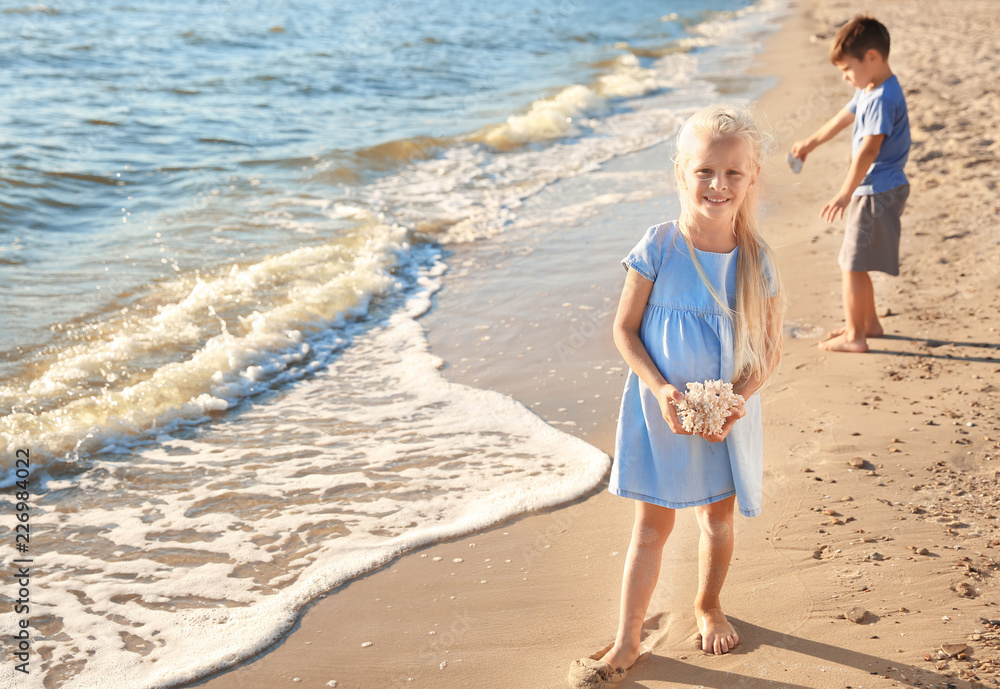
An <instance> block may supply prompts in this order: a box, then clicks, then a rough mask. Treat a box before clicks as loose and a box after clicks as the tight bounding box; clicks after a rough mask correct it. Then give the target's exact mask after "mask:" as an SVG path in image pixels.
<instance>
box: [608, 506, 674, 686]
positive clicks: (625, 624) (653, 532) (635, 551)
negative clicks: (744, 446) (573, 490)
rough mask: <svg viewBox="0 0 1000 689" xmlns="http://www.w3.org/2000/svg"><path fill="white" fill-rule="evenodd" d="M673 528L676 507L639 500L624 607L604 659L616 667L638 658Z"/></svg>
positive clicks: (627, 563) (624, 584)
mask: <svg viewBox="0 0 1000 689" xmlns="http://www.w3.org/2000/svg"><path fill="white" fill-rule="evenodd" d="M673 528H674V510H672V509H670V508H668V507H661V506H659V505H652V504H650V503H647V502H641V501H636V503H635V525H634V526H633V527H632V541H631V542H630V543H629V546H628V555H627V556H626V558H625V574H624V576H623V578H622V597H621V608H620V611H619V618H618V619H619V621H618V634H617V636H616V637H615V645H614V646H612V647H611V650H610V651H608V652H607V653H606V654H605V655H604V657H603V658H601V660H603V661H604V662H606V663H609V664H610V665H611V667H614V668H625V669H627V668H629V667H631V666H632V664H633V663H634V662H635V661H636V659H637V658H638V657H639V640H640V635H641V633H642V623H643V622H644V621H645V619H646V610H647V609H648V608H649V601H650V599H651V598H652V597H653V590H654V589H655V588H656V580H657V579H658V578H659V576H660V561H661V559H662V556H663V545H664V544H665V543H666V542H667V537H668V536H670V532H671V531H672V530H673Z"/></svg>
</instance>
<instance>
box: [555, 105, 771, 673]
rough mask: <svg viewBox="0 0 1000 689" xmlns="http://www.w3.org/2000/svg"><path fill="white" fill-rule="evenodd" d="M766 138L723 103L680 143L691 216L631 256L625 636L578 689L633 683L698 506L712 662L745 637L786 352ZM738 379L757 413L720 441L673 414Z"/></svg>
mask: <svg viewBox="0 0 1000 689" xmlns="http://www.w3.org/2000/svg"><path fill="white" fill-rule="evenodd" d="M762 139H763V136H762V134H761V132H760V130H759V129H758V128H757V126H756V125H755V123H754V120H753V117H752V115H751V113H750V112H749V110H748V109H746V108H744V107H733V106H722V105H717V106H712V107H709V108H706V109H704V110H702V111H700V112H698V113H695V114H694V115H693V116H692V117H691V118H690V119H688V120H687V122H685V123H684V125H683V126H682V127H681V130H680V132H679V134H678V136H677V156H676V160H675V167H674V169H675V173H676V177H677V188H678V193H679V196H680V205H681V214H680V219H679V220H677V221H673V222H666V223H662V224H660V225H656V226H654V227H651V228H650V229H649V230H648V231H647V232H646V234H645V236H644V237H643V238H642V240H641V241H640V242H639V244H638V245H636V247H635V249H633V250H632V252H631V253H630V254H629V255H628V256H627V257H626V258H625V259H624V260H623V261H622V264H623V266H624V267H625V269H626V270H627V271H628V275H627V277H626V280H625V287H624V289H623V291H622V296H621V301H620V303H619V306H618V313H617V316H616V318H615V324H614V336H615V342H616V344H617V345H618V349H619V350H620V351H621V353H622V356H623V357H624V358H625V361H626V362H627V363H628V365H629V367H630V368H631V371H630V373H629V376H628V379H627V380H626V383H625V391H624V394H623V397H622V405H621V413H620V416H619V421H618V433H617V439H616V443H615V445H616V447H615V462H614V466H613V468H612V472H611V483H610V486H609V490H610V491H611V492H612V493H614V494H616V495H620V496H624V497H627V498H631V499H633V500H635V501H636V502H635V506H636V516H635V525H634V527H633V530H632V540H631V543H630V544H629V549H628V556H627V558H626V562H625V573H624V578H623V582H622V593H621V608H620V618H619V626H618V633H617V636H616V637H615V642H614V644H613V645H612V646H610V647H608V648H606V649H604V650H602V651H599V652H598V653H596V654H594V655H593V656H591V657H589V658H583V659H581V660H577V661H574V662H573V664H572V666H571V668H570V677H569V679H570V683H571V684H572V685H574V686H587V687H595V686H600V685H601V684H602V683H611V682H615V681H618V680H620V679H621V678H622V677H623V676H624V674H625V671H626V670H627V669H628V668H629V667H630V666H631V665H632V664H633V663H634V662H635V660H636V659H637V658H638V656H639V653H640V650H639V642H640V632H641V630H642V623H643V620H644V619H645V616H646V611H647V608H648V606H649V601H650V599H651V597H652V594H653V590H654V588H655V587H656V581H657V578H658V576H659V570H660V559H661V555H662V552H663V546H664V544H665V543H666V540H667V537H668V536H669V535H670V531H671V529H672V528H673V525H674V514H675V510H677V509H679V508H682V507H694V509H695V514H696V516H697V521H698V525H699V527H700V529H701V537H700V542H699V549H698V552H699V579H698V582H699V584H698V594H697V597H696V598H695V601H694V613H695V619H696V622H697V625H698V630H699V632H700V634H701V647H702V649H703V650H704V651H705V652H706V653H715V654H722V653H727V652H728V651H729V650H730V649H732V648H733V647H734V646H735V645H736V644H738V643H739V640H740V638H739V633H738V632H737V631H736V630H735V629H734V628H733V626H732V625H731V624H730V623H729V621H728V619H727V618H726V616H725V615H724V614H723V612H722V607H721V603H720V600H719V595H720V593H721V590H722V585H723V583H724V582H725V579H726V573H727V572H728V569H729V562H730V559H731V558H732V553H733V512H734V508H735V507H736V504H737V501H738V503H739V510H740V513H741V514H743V515H745V516H748V517H753V516H756V515H758V514H759V513H760V510H761V492H762V491H761V481H762V474H763V470H762V431H761V414H760V399H759V396H758V395H757V394H756V392H757V391H758V390H759V389H760V387H761V386H762V385H763V384H764V383H765V382H766V381H767V380H768V378H769V377H770V375H771V373H772V372H773V370H774V368H775V366H776V365H777V363H778V360H779V358H780V352H781V312H782V297H781V290H780V286H779V280H778V276H777V272H776V270H775V268H774V266H775V263H774V259H773V257H772V254H771V250H770V248H769V247H768V246H767V244H766V243H765V242H764V240H763V239H762V237H761V233H760V228H759V226H758V218H757V214H758V189H759V184H758V180H759V176H760V161H761V152H762V147H763V140H762ZM713 379H722V380H726V381H730V382H732V383H733V387H734V391H735V392H738V393H739V394H741V395H742V396H743V397H744V398H745V399H746V403H745V405H737V406H734V407H733V408H732V409H731V415H730V416H729V418H728V419H727V421H726V424H725V426H724V427H723V429H722V432H721V433H719V434H718V435H692V434H690V433H687V432H686V431H685V430H684V429H683V427H682V425H681V423H680V421H679V420H678V417H677V413H676V411H675V409H674V403H675V402H676V401H677V400H680V399H681V398H682V396H683V395H682V392H681V391H682V390H684V389H685V386H686V384H687V383H689V382H695V381H697V382H701V381H705V380H713Z"/></svg>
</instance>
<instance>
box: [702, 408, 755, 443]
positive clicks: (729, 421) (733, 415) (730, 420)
mask: <svg viewBox="0 0 1000 689" xmlns="http://www.w3.org/2000/svg"><path fill="white" fill-rule="evenodd" d="M746 415H747V410H746V408H745V407H744V406H743V405H742V404H734V405H733V406H731V407H730V408H729V416H727V417H726V422H725V423H724V424H722V432H721V433H719V434H718V435H705V434H701V437H702V438H704V439H705V440H707V441H708V442H710V443H721V442H722V441H723V440H725V439H726V436H728V435H729V431H731V430H733V424H735V423H736V422H737V421H739V420H740V419H742V418H743V417H744V416H746Z"/></svg>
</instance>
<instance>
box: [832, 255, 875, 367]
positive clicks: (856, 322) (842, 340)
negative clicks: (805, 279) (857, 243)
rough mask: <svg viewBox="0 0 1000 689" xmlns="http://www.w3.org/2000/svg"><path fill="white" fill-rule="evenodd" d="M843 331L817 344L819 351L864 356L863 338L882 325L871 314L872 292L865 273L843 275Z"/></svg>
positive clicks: (865, 345)
mask: <svg viewBox="0 0 1000 689" xmlns="http://www.w3.org/2000/svg"><path fill="white" fill-rule="evenodd" d="M843 283H844V324H845V325H844V330H843V332H841V333H839V334H833V333H831V334H833V335H834V336H833V337H831V338H830V339H829V340H825V341H823V342H820V343H819V347H820V349H825V350H827V351H831V352H859V353H860V352H867V351H868V343H867V342H866V341H865V336H866V334H867V332H868V329H869V328H871V329H872V330H873V331H878V332H880V331H881V330H882V324H881V323H879V322H878V315H877V314H876V313H875V288H874V287H873V286H872V279H871V277H869V275H868V273H861V272H853V271H848V270H845V271H843Z"/></svg>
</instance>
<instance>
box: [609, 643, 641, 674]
mask: <svg viewBox="0 0 1000 689" xmlns="http://www.w3.org/2000/svg"><path fill="white" fill-rule="evenodd" d="M640 655H642V650H641V648H640V647H639V646H638V645H635V646H632V645H631V644H622V645H620V644H618V642H615V644H614V645H613V646H612V647H611V650H609V651H608V652H607V653H605V654H604V656H602V657H601V660H603V661H604V662H605V663H607V664H608V665H610V666H611V667H613V668H615V669H616V670H617V669H618V668H621V669H622V670H628V669H629V668H630V667H632V666H633V665H635V661H636V660H638V659H639V656H640Z"/></svg>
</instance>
